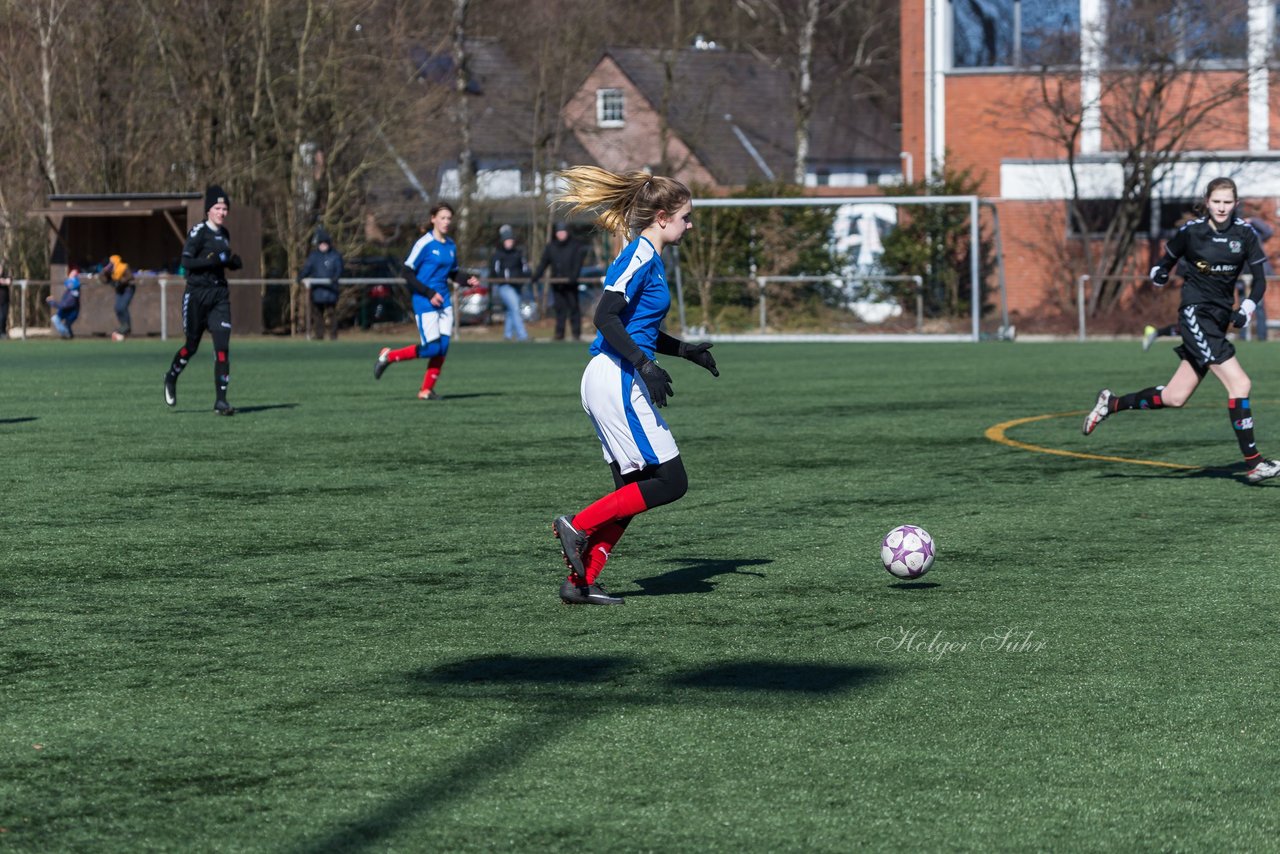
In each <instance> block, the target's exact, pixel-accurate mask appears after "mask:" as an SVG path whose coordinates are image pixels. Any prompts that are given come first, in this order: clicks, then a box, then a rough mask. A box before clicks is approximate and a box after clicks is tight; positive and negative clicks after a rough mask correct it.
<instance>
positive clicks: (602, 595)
mask: <svg viewBox="0 0 1280 854" xmlns="http://www.w3.org/2000/svg"><path fill="white" fill-rule="evenodd" d="M560 601H561V602H563V603H564V604H566V605H625V604H626V602H625V601H623V599H622V597H621V596H610V595H609V591H607V590H605V589H604V585H603V584H600V583H596V584H575V583H574V582H573V580H572V579H570V578H566V579H565V580H564V583H563V584H561V585H560Z"/></svg>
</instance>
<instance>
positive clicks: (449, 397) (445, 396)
mask: <svg viewBox="0 0 1280 854" xmlns="http://www.w3.org/2000/svg"><path fill="white" fill-rule="evenodd" d="M506 396H507V395H506V394H505V393H504V392H500V391H473V392H469V393H467V394H442V395H440V399H439V400H437V401H434V402H435V403H445V402H447V401H450V400H472V399H473V398H478V397H506Z"/></svg>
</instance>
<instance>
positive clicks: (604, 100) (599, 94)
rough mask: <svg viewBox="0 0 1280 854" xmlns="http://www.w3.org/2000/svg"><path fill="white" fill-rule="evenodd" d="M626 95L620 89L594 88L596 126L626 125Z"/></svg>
mask: <svg viewBox="0 0 1280 854" xmlns="http://www.w3.org/2000/svg"><path fill="white" fill-rule="evenodd" d="M626 124H627V116H626V96H625V95H624V94H623V92H622V90H621V89H597V90H596V127H602V128H620V127H626Z"/></svg>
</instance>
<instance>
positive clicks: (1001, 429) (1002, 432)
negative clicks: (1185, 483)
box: [983, 409, 1204, 471]
mask: <svg viewBox="0 0 1280 854" xmlns="http://www.w3.org/2000/svg"><path fill="white" fill-rule="evenodd" d="M1088 411H1089V410H1087V409H1081V410H1078V411H1075V412H1050V413H1049V414H1048V415H1032V416H1030V417H1027V418H1015V419H1013V420H1012V421H1005V422H1003V423H1001V424H996V425H994V426H992V427H988V428H987V430H986V432H985V433H983V435H984V436H986V437H987V438H988V439H990V440H991V441H993V442H996V443H997V444H1001V445H1008V446H1009V447H1010V448H1021V449H1022V450H1024V451H1033V452H1035V453H1037V454H1053V455H1055V456H1059V457H1075V458H1076V459H1078V460H1102V461H1104V462H1109V463H1130V464H1132V465H1135V466H1156V467H1157V468H1166V469H1181V470H1182V471H1198V470H1200V469H1202V468H1204V466H1184V465H1183V464H1182V463H1166V462H1163V461H1161V460H1134V459H1130V458H1129V457H1110V456H1107V455H1106V454H1083V453H1080V452H1079V451H1064V450H1062V449H1061V448H1046V447H1044V446H1043V445H1032V444H1030V443H1028V442H1019V441H1018V440H1017V439H1010V438H1009V437H1008V436H1007V435H1006V431H1008V430H1010V429H1012V428H1014V427H1018V426H1019V425H1022V424H1030V423H1031V422H1033V421H1044V420H1046V419H1049V418H1067V417H1070V416H1072V415H1075V416H1081V415H1084V414H1085V413H1087V412H1088Z"/></svg>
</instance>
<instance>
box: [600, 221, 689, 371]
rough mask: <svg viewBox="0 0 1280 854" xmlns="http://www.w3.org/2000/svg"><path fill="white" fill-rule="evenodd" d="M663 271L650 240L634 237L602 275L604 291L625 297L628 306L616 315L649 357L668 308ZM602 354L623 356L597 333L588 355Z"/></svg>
mask: <svg viewBox="0 0 1280 854" xmlns="http://www.w3.org/2000/svg"><path fill="white" fill-rule="evenodd" d="M666 273H667V270H666V266H665V265H664V264H663V263H662V256H661V255H659V254H658V251H657V250H656V249H654V247H653V244H652V243H650V242H649V239H648V238H647V237H637V238H636V239H635V240H633V241H631V242H630V243H628V244H627V246H626V248H625V249H623V250H622V252H620V253H618V257H617V258H614V259H613V263H612V264H610V265H609V272H607V273H606V274H605V277H604V289H605V290H606V291H615V292H617V293H620V294H622V295H623V296H624V297H625V298H626V300H627V307H626V308H624V309H623V310H622V313H621V315H619V316H620V317H621V319H622V325H623V326H624V327H626V330H627V334H628V335H630V336H631V340H632V341H635V342H636V345H637V346H639V347H640V349H641V350H643V351H644V354H645V355H646V356H648V357H649V358H650V359H652V358H653V352H654V347H655V346H657V343H658V330H659V329H661V328H662V321H663V319H664V318H665V317H666V316H667V311H668V310H669V309H670V308H671V291H670V289H669V288H668V287H667V275H666ZM601 353H605V354H607V355H610V356H615V357H621V355H622V354H621V353H618V352H617V351H616V350H614V349H613V348H612V347H610V346H609V344H608V342H606V341H605V340H604V335H603V334H601V333H599V332H597V333H596V340H595V341H593V342H591V355H593V356H597V355H599V354H601Z"/></svg>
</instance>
